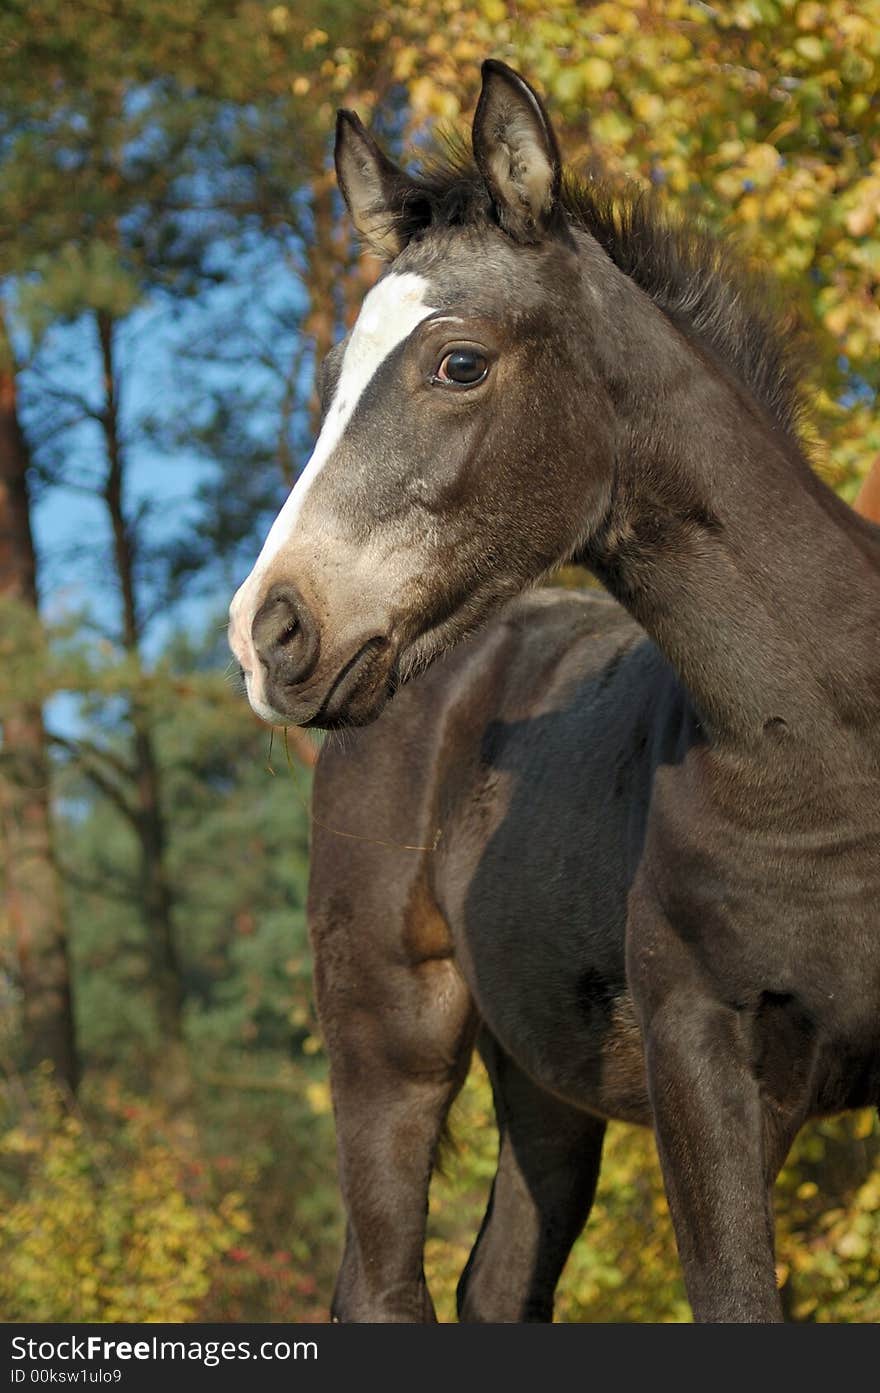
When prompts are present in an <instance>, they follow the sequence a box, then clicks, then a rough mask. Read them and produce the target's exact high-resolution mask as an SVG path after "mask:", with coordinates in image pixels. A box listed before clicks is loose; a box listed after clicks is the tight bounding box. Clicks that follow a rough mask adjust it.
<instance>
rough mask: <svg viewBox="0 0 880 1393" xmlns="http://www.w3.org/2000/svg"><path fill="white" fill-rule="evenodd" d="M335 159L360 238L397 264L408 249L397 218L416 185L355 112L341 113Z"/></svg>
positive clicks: (337, 120) (349, 209)
mask: <svg viewBox="0 0 880 1393" xmlns="http://www.w3.org/2000/svg"><path fill="white" fill-rule="evenodd" d="M335 159H336V178H337V180H338V182H339V188H340V190H341V192H342V197H343V198H344V199H345V202H346V204H347V206H348V211H349V213H350V214H351V220H352V222H353V223H354V225H355V228H356V230H357V232H358V234H359V235H360V236H361V237H362V238H363V239H364V241H365V242H366V243H367V245H368V247H369V248H370V250H371V251H373V252H375V253H376V255H377V256H381V257H382V258H383V259H384V260H385V261H393V260H394V258H395V256H397V254H398V252H401V251H403V247H404V239H403V238H402V236H401V235H400V233H399V231H398V230H397V226H396V223H397V217H396V214H397V213H398V212H399V211H400V209H401V207H402V205H403V202H404V199H405V195H406V191H407V188H408V187H409V186H410V185H411V183H412V181H411V180H410V179H409V178H408V176H407V175H406V174H404V172H403V170H402V169H398V167H397V165H396V164H394V163H393V162H392V161H391V160H389V158H388V156H387V155H386V154H385V153H384V152H383V151H382V150H380V149H379V146H378V145H377V144H376V142H375V140H374V139H373V137H372V136H371V135H370V133H369V131H368V130H367V129H366V128H365V126H364V124H363V122H362V121H361V119H360V117H358V116H356V115H355V113H354V112H353V111H339V112H338V113H337V116H336V150H335Z"/></svg>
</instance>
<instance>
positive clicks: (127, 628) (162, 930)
mask: <svg viewBox="0 0 880 1393" xmlns="http://www.w3.org/2000/svg"><path fill="white" fill-rule="evenodd" d="M97 324H98V338H99V342H100V346H101V360H102V366H103V374H104V409H103V413H102V423H103V428H104V440H105V445H106V450H107V475H106V479H105V484H104V501H105V503H106V505H107V512H108V514H109V518H110V527H111V530H112V534H113V560H114V567H115V570H116V578H117V582H118V585H119V596H120V606H121V614H122V644H123V647H124V649H125V651H126V654H127V655H128V656H129V657H130V658H131V659H132V660H133V664H134V669H135V672H136V673H137V678H138V682H139V687H140V690H135V691H133V692H132V694H131V698H130V701H129V720H130V723H131V730H132V752H133V755H134V760H133V765H134V769H135V788H134V799H133V803H134V811H135V817H134V828H135V832H136V834H137V838H138V844H139V847H138V849H139V856H140V897H141V909H142V913H143V917H144V923H145V926H146V929H147V935H148V942H149V949H150V954H151V959H152V962H151V966H152V977H153V982H154V987H155V992H156V1008H157V1015H158V1021H159V1029H160V1034H161V1040H162V1050H161V1054H162V1057H163V1063H162V1068H163V1071H165V1082H166V1083H167V1084H168V1085H169V1087H170V1088H171V1090H172V1091H174V1090H175V1089H177V1088H178V1087H180V1086H181V1084H182V1083H184V1080H183V1079H182V1076H183V1075H186V1076H188V1069H187V1068H186V1066H185V1062H184V1058H185V1056H184V1049H183V984H182V977H181V970H180V961H179V958H178V953H177V944H176V937H175V929H174V909H173V901H172V894H171V888H170V886H169V883H168V873H167V867H166V833H165V819H164V815H163V810H162V787H161V775H160V771H159V763H158V760H157V757H156V747H155V741H154V737H153V729H152V720H151V714H150V710H149V703H148V701H147V700H145V699H144V693H145V688H146V684H147V682H148V681H149V678H148V675H147V674H146V673H144V672H143V671H142V669H141V665H140V656H141V655H140V642H141V623H140V616H139V613H138V604H137V593H136V588H135V562H136V549H137V538H136V536H135V535H134V534H133V533H132V531H131V529H130V527H129V525H128V522H127V520H126V517H125V509H124V500H123V490H124V484H125V451H124V447H123V443H122V440H121V436H120V430H119V400H118V389H117V380H116V369H115V361H114V324H113V320H112V318H111V317H110V316H109V315H107V314H103V313H99V314H98V315H97ZM172 1058H173V1060H174V1061H175V1062H174V1067H173V1068H172V1070H171V1073H172V1075H174V1077H169V1076H168V1073H167V1061H168V1060H169V1059H172ZM184 1086H186V1085H185V1084H184Z"/></svg>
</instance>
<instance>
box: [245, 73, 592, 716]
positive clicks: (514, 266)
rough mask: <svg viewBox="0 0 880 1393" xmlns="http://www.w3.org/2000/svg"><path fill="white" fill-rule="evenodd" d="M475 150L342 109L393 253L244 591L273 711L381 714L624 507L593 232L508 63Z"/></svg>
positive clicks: (359, 214) (266, 711) (251, 680)
mask: <svg viewBox="0 0 880 1393" xmlns="http://www.w3.org/2000/svg"><path fill="white" fill-rule="evenodd" d="M473 148H474V157H475V166H474V168H473V169H472V170H471V172H470V173H468V172H467V170H465V171H464V172H462V173H460V174H459V176H458V177H457V178H456V179H451V178H450V177H449V176H448V173H447V174H446V175H445V176H444V175H442V174H439V173H438V175H437V176H436V177H435V178H432V176H431V175H430V174H429V175H427V176H425V177H422V178H413V177H410V176H408V175H407V174H405V173H404V172H402V171H401V170H400V169H398V168H397V167H396V166H395V165H394V164H392V163H391V161H390V160H388V159H387V158H386V156H385V155H384V154H383V153H382V152H381V151H380V150H379V148H378V147H377V146H376V144H375V143H374V142H373V140H372V138H371V137H370V136H369V135H368V133H367V132H366V130H365V129H364V128H363V126H362V125H361V123H360V121H359V120H358V119H357V117H356V116H354V115H352V114H351V113H349V112H341V113H340V116H339V122H338V129H337V141H336V167H337V173H338V178H339V184H340V187H341V189H342V192H343V195H344V197H345V200H346V203H347V204H348V208H349V210H350V212H351V216H352V219H353V221H354V224H355V227H356V228H357V230H358V232H359V234H360V235H361V236H362V237H363V238H364V240H365V241H366V242H367V244H368V245H369V246H370V247H371V248H372V249H373V250H374V251H377V252H379V253H380V254H381V255H382V256H383V257H384V258H385V260H386V261H387V262H388V263H389V266H388V269H387V270H386V272H385V274H384V275H383V277H382V278H381V279H380V281H379V282H378V284H377V285H376V286H375V288H374V289H373V290H371V291H370V293H369V294H368V295H367V297H366V299H365V300H364V303H363V306H362V309H361V312H360V315H359V317H358V320H357V322H356V324H355V326H354V329H353V330H352V332H351V333H350V334H349V336H348V337H347V338H346V339H345V340H344V341H343V342H342V343H340V344H338V345H337V347H336V348H334V349H333V351H332V352H331V353H330V354H329V356H328V358H327V360H326V362H325V363H324V365H323V368H322V370H321V398H322V403H323V421H322V426H321V431H320V435H319V437H318V441H317V444H316V446H315V450H314V454H313V455H312V458H311V460H310V461H309V463H308V465H307V467H306V468H305V470H304V472H303V474H302V475H301V477H300V479H299V480H298V482H297V484H296V487H295V488H294V490H293V492H292V493H291V495H290V497H289V498H288V499H287V502H286V503H285V505H284V507H283V508H282V510H281V512H280V513H279V515H278V517H277V518H276V520H275V522H274V524H273V526H272V528H271V530H270V532H269V535H268V537H267V538H266V542H265V544H264V546H263V550H262V552H261V553H260V556H259V558H258V560H257V562H256V565H255V566H254V569H253V571H252V572H251V574H250V576H249V577H248V579H247V580H246V581H245V582H244V584H243V585H242V587H241V589H240V590H239V591H238V593H237V595H236V596H235V599H234V600H233V603H232V608H231V622H230V642H231V644H232V648H233V650H234V652H235V654H236V657H237V658H238V660H239V661H240V663H241V664H242V667H243V668H244V670H245V674H246V680H247V687H248V695H249V697H250V701H251V705H252V706H253V708H254V710H255V711H256V712H257V713H258V714H259V715H261V716H263V717H264V718H265V719H266V720H269V721H272V722H276V723H288V724H313V725H321V726H328V727H331V726H334V725H338V724H343V723H363V722H366V721H369V720H371V719H372V718H373V717H375V716H376V715H378V713H379V711H380V710H381V709H382V707H383V705H384V704H385V702H386V700H387V699H388V696H389V694H390V693H391V691H392V690H393V688H394V686H395V684H396V682H397V681H399V680H401V679H403V678H405V677H406V676H408V675H409V674H410V673H412V672H413V671H415V670H417V669H419V668H420V667H422V666H424V665H425V664H427V663H428V662H429V661H430V660H431V659H432V658H433V657H435V656H436V655H438V654H439V653H441V652H442V651H444V650H445V649H447V648H449V647H450V646H451V645H452V644H454V643H455V642H456V641H457V640H458V639H459V638H460V637H462V635H464V634H465V633H467V632H469V631H470V630H471V629H473V628H474V626H475V625H476V624H478V623H479V622H480V621H481V620H482V619H483V618H484V617H485V616H486V615H487V614H488V613H489V612H490V611H491V609H492V608H494V607H495V606H496V605H497V604H498V603H499V602H500V601H501V600H503V599H504V598H505V597H507V596H509V595H511V594H513V593H515V592H518V591H520V590H522V589H523V588H524V587H525V586H527V585H529V584H530V583H531V582H533V581H534V580H536V579H537V578H539V577H540V576H541V575H542V574H543V573H544V572H545V571H546V570H547V569H548V568H550V567H551V566H553V565H554V564H555V563H558V562H560V561H562V560H564V559H566V558H567V557H569V556H570V555H572V554H573V553H574V552H575V551H576V550H577V549H578V546H579V544H580V543H581V542H582V541H583V539H584V538H585V536H587V535H588V534H589V532H590V531H591V529H592V528H593V527H594V526H595V524H596V521H597V519H598V517H599V516H600V515H601V513H602V512H603V510H604V509H605V507H606V506H607V502H608V495H609V490H610V478H611V465H612V459H613V453H614V451H613V436H614V417H613V412H612V408H611V404H610V402H609V399H608V396H607V394H606V391H605V389H604V387H603V386H602V385H601V384H600V382H599V380H598V376H597V374H596V371H595V359H594V355H593V354H592V353H591V352H590V344H591V342H592V341H593V338H594V335H595V334H596V332H597V331H596V327H595V325H594V324H593V323H591V314H590V293H589V290H587V291H586V292H584V291H583V289H582V287H581V278H582V274H583V272H582V267H583V247H581V254H580V255H579V254H578V250H577V248H576V246H575V240H574V235H573V234H572V232H571V231H570V229H569V226H568V223H567V220H566V218H565V216H564V213H563V210H562V206H561V190H560V180H561V170H560V159H559V151H558V147H557V143H556V139H555V137H554V134H553V131H552V129H551V126H550V123H549V120H548V118H547V116H546V113H545V112H544V109H543V107H542V105H541V103H540V101H539V100H538V98H537V97H536V95H535V93H534V92H533V91H532V90H531V88H530V87H529V86H528V85H527V84H526V83H525V82H524V81H523V80H522V79H521V78H520V77H518V76H517V75H516V74H515V73H513V72H512V71H511V70H510V69H509V68H506V67H505V66H504V65H503V64H501V63H496V62H488V63H486V64H485V66H484V71H483V90H482V94H481V97H480V102H479V105H478V107H477V112H476V116H475V118H474V126H473ZM595 256H596V258H597V259H600V260H601V259H603V258H602V253H600V252H599V250H598V247H596V248H595ZM596 309H597V310H598V305H597V306H596ZM603 332H606V333H607V332H608V327H607V324H606V326H605V328H604V329H603ZM591 364H592V366H591Z"/></svg>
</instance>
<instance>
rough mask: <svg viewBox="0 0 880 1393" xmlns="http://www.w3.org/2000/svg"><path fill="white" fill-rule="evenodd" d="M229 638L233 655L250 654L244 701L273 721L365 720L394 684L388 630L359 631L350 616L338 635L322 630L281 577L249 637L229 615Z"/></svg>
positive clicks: (325, 722) (328, 723)
mask: <svg viewBox="0 0 880 1393" xmlns="http://www.w3.org/2000/svg"><path fill="white" fill-rule="evenodd" d="M325 630H326V624H325ZM230 642H231V643H232V647H233V651H234V652H235V653H236V654H237V656H239V660H240V661H241V659H242V657H244V658H245V659H247V658H248V656H249V657H250V661H249V662H247V666H246V669H245V670H246V672H247V675H248V696H249V698H250V701H251V705H252V706H253V708H254V710H255V711H256V712H257V713H258V714H259V715H260V716H262V717H263V719H264V720H268V721H271V722H272V723H273V724H278V725H280V724H288V725H310V726H320V727H323V728H325V729H332V728H333V727H334V726H340V725H364V724H366V722H368V721H371V720H374V719H375V717H376V716H377V715H378V714H379V712H380V711H381V709H382V707H383V706H384V705H385V702H386V701H387V699H388V696H389V695H390V691H391V688H392V685H393V673H394V666H395V656H396V652H395V646H394V643H393V641H392V639H391V638H390V637H389V636H388V635H387V634H382V633H379V634H377V633H375V632H373V633H370V630H369V628H368V629H366V632H365V631H364V629H363V627H362V626H361V625H360V624H358V623H357V620H356V618H355V621H354V622H353V623H350V625H346V626H345V627H344V629H343V631H342V632H341V633H336V632H334V631H332V630H331V631H330V632H326V631H325V632H323V633H322V628H321V620H320V619H319V617H318V616H317V615H316V614H315V612H314V611H313V609H312V608H311V606H310V605H309V604H308V603H307V601H306V600H305V598H304V596H303V594H302V592H301V591H300V590H299V589H298V588H297V586H295V585H293V584H292V583H290V582H287V581H284V582H276V583H275V584H274V585H272V586H271V587H270V589H269V590H268V591H267V593H266V596H265V598H264V600H263V601H262V603H261V604H260V607H259V609H258V610H257V612H256V614H255V615H254V618H253V621H252V623H251V626H250V634H249V635H246V634H243V632H242V630H241V627H240V624H239V622H238V620H237V619H235V618H234V619H233V620H232V623H231V625H230Z"/></svg>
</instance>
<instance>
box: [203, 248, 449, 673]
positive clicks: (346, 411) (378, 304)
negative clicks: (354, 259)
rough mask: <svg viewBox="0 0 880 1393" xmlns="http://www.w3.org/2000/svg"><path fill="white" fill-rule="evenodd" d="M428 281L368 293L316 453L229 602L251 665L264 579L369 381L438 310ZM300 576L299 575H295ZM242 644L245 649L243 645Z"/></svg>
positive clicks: (409, 279)
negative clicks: (427, 297)
mask: <svg viewBox="0 0 880 1393" xmlns="http://www.w3.org/2000/svg"><path fill="white" fill-rule="evenodd" d="M427 289H428V283H427V281H426V280H425V279H424V277H422V276H417V275H414V274H413V273H412V272H411V271H405V272H402V273H400V274H395V273H393V272H392V273H391V274H390V275H388V276H386V277H385V279H384V280H381V281H380V282H379V283H378V285H375V286H374V287H373V289H372V290H371V291H370V292H369V294H368V295H367V296H366V298H365V300H364V303H363V305H362V306H361V312H360V314H359V315H358V318H357V322H356V323H355V326H354V329H353V330H352V335H351V338H350V340H349V342H348V346H347V348H346V350H345V355H344V357H343V360H342V370H341V372H340V374H339V381H338V382H337V384H336V392H335V394H334V397H333V401H332V403H331V405H330V407H329V410H328V411H327V414H326V416H325V418H324V424H323V426H322V427H321V434H320V435H319V436H318V439H317V442H316V444H315V449H314V452H313V454H312V457H311V459H310V460H309V462H308V464H307V465H306V467H305V469H304V470H303V472H302V474H301V475H300V476H299V478H298V479H297V481H296V485H295V487H294V489H293V491H292V492H291V493H290V495H289V497H288V499H287V502H286V503H285V504H284V507H283V508H282V509H281V512H280V513H279V514H278V516H277V518H276V519H275V521H274V522H273V524H272V527H271V529H270V531H269V535H268V537H267V538H266V540H265V542H264V543H263V549H262V551H261V552H260V555H259V556H258V558H257V561H256V565H255V566H254V569H253V570H252V571H251V573H250V575H249V576H248V578H247V580H246V581H245V582H244V584H243V585H242V586H241V588H240V589H239V591H238V592H237V594H236V596H235V598H234V599H233V601H232V605H231V607H230V620H231V625H230V641H231V642H232V644H233V650H234V651H235V653H236V656H237V657H238V659H239V661H240V662H242V665H243V666H244V667H245V668H246V669H251V668H253V667H254V663H253V660H252V659H251V660H250V661H245V657H248V658H249V659H250V632H251V625H252V624H253V620H254V615H255V614H256V612H257V609H258V608H259V606H260V604H261V603H262V599H263V595H262V589H263V585H262V582H263V580H264V578H265V576H266V573H267V571H268V570H269V567H270V566H271V564H272V562H273V561H274V560H275V558H276V557H277V556H278V554H279V553H280V552H282V551H283V550H284V549H285V547H287V546H289V545H290V543H291V542H292V541H293V539H294V534H295V531H296V525H297V522H298V520H299V517H300V514H301V513H302V508H303V503H304V502H305V499H306V496H307V495H308V492H309V490H310V489H311V488H312V486H313V485H314V482H315V480H316V479H317V477H318V475H319V474H320V472H321V470H322V469H323V468H324V466H325V464H326V463H327V461H328V460H329V459H330V458H331V456H332V455H333V453H334V451H335V450H336V447H337V446H338V444H339V442H340V441H341V440H342V437H343V435H344V434H345V429H346V427H347V425H348V423H349V421H350V420H351V418H352V416H353V414H354V410H355V407H356V406H357V404H358V402H359V401H360V399H361V396H362V395H363V392H364V389H365V388H366V386H367V384H368V383H369V382H370V380H371V379H372V378H373V376H374V375H375V373H376V371H377V369H378V368H379V366H380V365H381V364H382V363H383V362H384V361H385V359H386V358H387V357H388V355H389V353H391V352H392V350H393V349H395V348H396V347H397V345H398V344H399V343H402V342H403V340H404V339H406V338H408V337H409V335H410V334H411V333H412V331H413V329H415V327H416V325H418V324H420V323H421V321H422V320H423V319H427V317H428V315H429V314H433V313H434V307H433V306H431V305H428V304H426V303H425V294H426V291H427ZM291 579H294V580H295V577H291ZM240 650H246V652H245V651H240Z"/></svg>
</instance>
